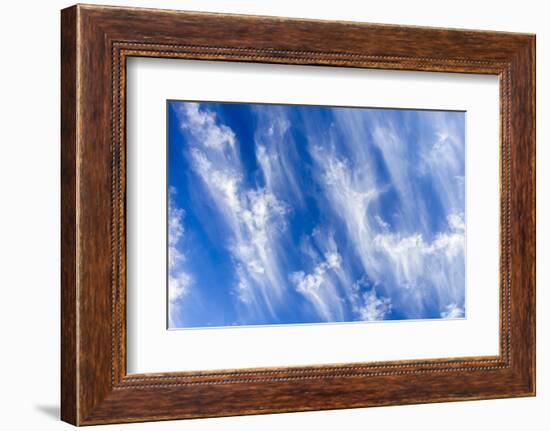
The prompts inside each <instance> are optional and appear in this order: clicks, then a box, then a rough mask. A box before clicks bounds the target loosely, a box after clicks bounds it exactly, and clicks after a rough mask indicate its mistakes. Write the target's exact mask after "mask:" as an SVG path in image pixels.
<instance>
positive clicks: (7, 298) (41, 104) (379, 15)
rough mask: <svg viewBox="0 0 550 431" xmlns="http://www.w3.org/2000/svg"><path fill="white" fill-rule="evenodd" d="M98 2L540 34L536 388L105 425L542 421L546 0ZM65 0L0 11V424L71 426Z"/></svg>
mask: <svg viewBox="0 0 550 431" xmlns="http://www.w3.org/2000/svg"><path fill="white" fill-rule="evenodd" d="M103 3H109V4H120V5H133V6H150V7H165V8H174V9H189V10H210V11H220V12H235V13H250V14H264V15H283V16H295V17H309V18H323V19H345V20H359V21H370V22H381V23H393V24H412V25H431V26H441V27H457V28H478V29H488V30H489V29H490V30H506V31H525V32H536V33H537V76H538V82H537V117H538V119H539V121H538V125H537V140H538V151H537V154H538V161H537V166H538V173H537V176H538V178H537V180H538V181H537V182H538V185H539V187H538V188H539V193H538V202H537V212H538V214H537V219H538V238H537V248H538V262H539V267H538V271H537V278H538V289H537V310H538V319H537V325H538V330H537V332H538V348H537V353H538V378H537V383H538V391H537V392H538V396H537V397H536V398H524V399H508V400H494V401H475V402H460V403H445V404H437V405H418V406H405V407H399V406H398V407H384V408H371V409H356V410H341V411H329V412H311V413H293V414H284V415H268V416H254V417H252V416H249V417H237V418H222V419H206V420H195V421H186V422H181V421H179V422H178V421H175V422H164V423H156V424H134V425H122V426H106V427H98V428H95V429H103V428H104V429H117V430H123V429H135V430H138V429H139V430H141V429H144V430H169V429H171V430H175V429H178V430H183V431H185V430H203V431H205V430H228V429H230V430H258V429H262V430H279V429H318V430H332V429H346V430H353V429H361V430H364V429H366V428H371V429H380V428H384V429H389V430H392V429H399V428H404V427H406V429H407V430H440V429H445V430H460V431H464V430H467V429H479V428H485V429H489V428H490V429H498V430H515V429H523V428H529V429H534V430H537V429H545V428H546V427H547V426H548V423H549V422H550V414H549V409H548V405H549V403H550V373H549V372H548V370H549V365H547V364H548V361H549V360H550V356H549V345H550V344H549V342H548V337H549V334H550V330H549V329H548V327H549V325H550V320H549V318H548V314H546V315H545V314H544V311H548V310H549V309H550V302H549V301H550V297H549V296H548V294H547V293H546V292H545V291H544V290H545V289H544V286H545V285H546V286H547V285H548V283H550V279H549V277H550V272H549V270H548V265H546V267H545V266H544V262H545V261H546V262H548V260H549V259H550V248H549V247H550V231H549V228H548V222H545V221H544V220H545V219H546V220H549V219H550V202H549V197H550V196H549V194H548V192H547V191H546V188H545V187H544V186H541V185H543V184H550V171H549V170H548V169H543V167H544V166H548V164H549V163H550V150H549V149H548V147H547V146H546V145H545V143H547V142H548V138H549V133H550V126H548V125H547V124H548V123H547V122H545V121H544V119H545V118H546V119H547V118H549V117H550V99H549V97H550V92H549V84H550V78H549V77H550V67H549V62H548V61H549V60H548V58H549V57H548V55H549V54H548V52H550V28H549V27H548V23H547V21H548V16H549V12H548V11H546V10H545V2H542V1H540V0H539V1H537V0H524V1H521V2H518V1H517V0H516V1H514V2H507V1H495V2H480V1H478V0H475V1H470V0H463V1H461V2H453V3H448V2H441V1H420V0H417V1H406V0H404V1H389V0H388V1H384V2H358V1H357V0H339V1H338V2H333V1H331V2H328V1H325V2H312V1H306V0H303V1H297V0H265V1H261V2H260V1H244V0H242V1H238V0H218V1H215V0H197V1H166V0H159V1H153V0H149V1H139V0H133V1H130V2H126V1H118V2H109V1H106V0H105V1H103ZM69 4H70V3H68V2H65V1H56V0H52V1H48V2H38V1H27V2H5V4H3V5H2V6H3V7H2V14H1V16H0V31H1V32H2V34H1V36H2V37H1V40H2V54H3V55H2V67H1V68H0V74H1V77H0V78H1V79H0V104H1V107H2V111H1V113H2V122H1V126H0V143H1V148H2V154H1V156H0V192H1V197H2V210H1V211H0V221H1V222H0V258H1V259H0V262H2V263H1V266H0V287H1V288H2V293H3V294H4V297H3V298H2V301H1V302H0V304H1V305H0V307H1V309H0V323H1V328H2V333H1V334H2V354H1V355H0V367H1V368H0V369H1V370H2V382H1V383H0V398H1V399H0V401H1V403H2V411H1V413H2V414H1V415H0V426H1V427H2V428H4V429H9V430H19V429H21V430H26V429H40V430H57V429H70V426H69V425H66V424H63V423H61V422H59V421H58V420H57V416H58V409H59V403H58V399H59V387H58V385H59V218H60V214H59V88H60V86H59V9H60V8H62V7H65V6H68V5H69Z"/></svg>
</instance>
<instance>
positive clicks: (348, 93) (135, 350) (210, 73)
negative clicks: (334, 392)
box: [126, 58, 500, 373]
mask: <svg viewBox="0 0 550 431" xmlns="http://www.w3.org/2000/svg"><path fill="white" fill-rule="evenodd" d="M127 83H128V95H127V97H128V99H127V103H128V110H127V112H128V118H127V124H128V145H127V147H128V151H127V174H128V198H127V204H128V206H127V208H128V216H127V229H128V238H127V247H128V252H127V255H128V261H127V266H126V267H127V270H128V273H127V274H128V275H127V277H128V280H127V286H128V292H127V298H128V372H129V373H145V372H162V371H189V370H204V369H223V368H247V367H269V366H275V367H277V366H288V365H307V364H337V363H350V362H368V361H384V360H405V359H427V358H443V357H460V356H496V355H497V354H498V340H499V338H498V332H499V316H498V307H499V294H498V287H499V272H498V269H499V267H498V266H499V265H498V264H499V246H498V244H499V243H498V241H499V226H498V223H495V222H494V221H495V220H498V217H499V199H498V192H499V187H500V185H499V140H498V137H499V116H498V114H499V103H498V94H499V81H498V77H496V76H489V75H467V74H456V73H427V72H406V71H381V70H361V69H350V68H334V67H332V68H330V67H311V66H301V67H297V66H288V65H273V64H262V65H258V64H239V63H229V64H228V63H227V62H204V61H189V60H174V59H151V58H140V59H135V58H134V59H131V60H130V62H129V63H128V77H127ZM320 88H322V89H323V91H319V89H320ZM167 99H179V100H182V99H188V100H189V99H191V100H211V101H212V100H215V101H219V100H224V101H241V102H242V101H254V102H271V103H292V104H300V103H302V104H324V105H333V106H361V105H363V106H365V105H366V106H377V107H401V108H428V109H456V110H463V111H466V207H467V208H466V237H467V250H466V286H467V292H466V299H467V304H466V307H465V308H466V314H467V317H468V318H467V319H453V320H441V319H434V320H424V321H420V320H417V321H407V322H404V321H386V322H367V323H364V322H362V323H359V322H354V323H348V324H325V325H292V326H289V325H271V326H256V327H232V328H206V329H196V328H195V329H186V330H171V331H167V330H166V291H165V289H163V287H164V286H165V285H166V241H159V238H164V239H166V100H167ZM159 143H160V145H159ZM357 340H361V342H360V343H358V342H357ZM304 346H307V348H303V347H304Z"/></svg>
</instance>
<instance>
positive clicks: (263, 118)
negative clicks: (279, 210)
mask: <svg viewBox="0 0 550 431" xmlns="http://www.w3.org/2000/svg"><path fill="white" fill-rule="evenodd" d="M262 108H263V107H262ZM262 108H257V109H255V113H256V117H257V121H258V124H257V127H256V132H255V134H254V142H255V145H256V160H257V161H258V164H259V165H260V168H261V172H262V174H263V176H264V180H265V183H266V187H267V188H268V189H270V190H271V191H273V192H274V193H276V194H277V195H278V196H281V197H283V198H285V199H288V200H292V201H293V203H294V205H301V204H302V203H303V196H302V190H301V187H300V184H299V182H298V180H297V175H296V171H295V168H296V167H298V169H300V157H299V155H298V153H297V151H296V145H295V142H294V140H293V137H292V134H291V133H288V130H289V128H290V120H289V119H288V118H287V114H286V113H287V112H288V111H287V109H285V108H284V107H277V106H271V107H270V109H269V110H266V109H262Z"/></svg>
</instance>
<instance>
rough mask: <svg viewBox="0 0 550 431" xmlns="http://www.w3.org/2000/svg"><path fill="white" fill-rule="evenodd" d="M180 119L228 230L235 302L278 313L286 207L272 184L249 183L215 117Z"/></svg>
mask: <svg viewBox="0 0 550 431" xmlns="http://www.w3.org/2000/svg"><path fill="white" fill-rule="evenodd" d="M179 114H180V120H181V122H182V124H185V127H184V129H185V130H186V131H187V132H188V134H189V137H190V138H191V139H190V143H192V145H191V148H190V149H189V151H188V152H187V156H188V157H189V159H190V161H191V165H192V168H193V169H194V171H195V172H196V174H197V175H199V176H200V178H201V179H202V182H203V186H204V187H205V189H206V191H207V193H208V195H209V196H210V198H211V200H212V204H213V205H214V206H215V207H216V209H217V212H218V215H219V216H220V218H221V219H222V220H223V223H225V224H226V226H227V227H228V228H229V237H228V238H225V239H224V243H225V246H226V248H227V250H228V252H229V253H231V256H232V258H233V259H234V261H235V266H236V277H237V282H236V284H235V286H234V290H235V293H236V296H237V297H238V298H239V299H240V300H241V302H243V303H244V304H246V305H247V306H248V307H250V308H255V312H257V313H261V312H263V311H266V310H267V311H268V312H269V313H274V310H273V305H272V304H273V303H274V302H278V301H280V300H281V296H282V291H283V290H284V287H285V284H284V282H283V280H284V275H283V274H282V273H281V270H280V263H279V255H278V254H279V249H278V245H277V244H278V241H277V237H278V236H279V235H280V234H281V232H282V231H283V230H284V228H285V216H286V214H287V212H288V207H287V206H286V205H285V203H284V201H282V200H281V199H279V198H278V197H277V196H276V195H275V194H274V193H273V191H272V189H271V186H270V184H269V183H267V184H266V185H265V186H263V187H262V186H253V185H250V184H246V183H245V181H244V176H245V172H244V167H243V165H242V162H241V160H240V158H239V157H238V150H239V148H238V142H237V141H236V140H235V138H234V133H233V132H232V131H231V129H230V128H229V127H227V126H225V125H224V124H221V123H220V122H219V121H218V119H217V117H216V115H215V113H213V112H211V111H209V110H208V109H204V108H201V107H200V106H199V105H198V104H191V103H190V104H185V106H184V109H181V110H180V112H179Z"/></svg>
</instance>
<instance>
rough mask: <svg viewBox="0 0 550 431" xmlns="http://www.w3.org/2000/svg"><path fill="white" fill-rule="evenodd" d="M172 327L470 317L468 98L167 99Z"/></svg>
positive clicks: (169, 295)
mask: <svg viewBox="0 0 550 431" xmlns="http://www.w3.org/2000/svg"><path fill="white" fill-rule="evenodd" d="M167 128H168V139H167V140H168V142H167V145H168V160H167V167H168V180H167V181H168V184H167V187H168V189H167V200H168V209H167V249H168V250H167V257H168V263H167V272H168V274H167V283H168V327H169V328H171V329H177V328H205V327H225V326H248V325H285V324H318V323H338V322H367V321H387V320H394V321H395V320H402V321H406V320H410V319H458V318H464V317H465V182H464V175H465V112H462V111H435V110H434V111H432V110H412V109H385V108H384V109H381V108H356V107H331V106H305V105H277V104H255V103H225V102H224V103H217V102H188V101H174V100H170V101H168V102H167Z"/></svg>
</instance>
